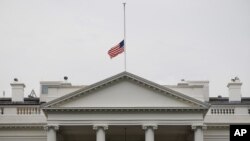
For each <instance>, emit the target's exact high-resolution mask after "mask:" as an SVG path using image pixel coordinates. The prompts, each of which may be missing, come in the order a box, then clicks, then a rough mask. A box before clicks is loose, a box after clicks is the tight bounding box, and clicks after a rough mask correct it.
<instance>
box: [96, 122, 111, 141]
mask: <svg viewBox="0 0 250 141" xmlns="http://www.w3.org/2000/svg"><path fill="white" fill-rule="evenodd" d="M107 129H108V126H107V125H94V130H96V141H105V130H107Z"/></svg>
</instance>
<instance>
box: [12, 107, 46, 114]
mask: <svg viewBox="0 0 250 141" xmlns="http://www.w3.org/2000/svg"><path fill="white" fill-rule="evenodd" d="M40 113H41V109H40V108H39V107H17V114H18V115H33V114H40Z"/></svg>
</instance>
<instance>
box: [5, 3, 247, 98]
mask: <svg viewBox="0 0 250 141" xmlns="http://www.w3.org/2000/svg"><path fill="white" fill-rule="evenodd" d="M122 2H124V1H122V0H105V1H103V0H22V1H20V0H0V92H1V93H0V96H2V92H3V91H6V95H7V96H10V92H11V91H10V90H11V87H10V83H11V82H12V81H13V78H15V77H17V78H18V79H19V81H20V82H24V83H25V84H26V89H25V93H26V95H27V94H29V93H30V91H31V89H35V91H36V93H37V94H38V93H39V89H40V88H39V82H40V81H47V80H63V76H68V77H69V81H70V82H72V84H75V85H86V84H92V83H95V82H97V81H100V80H102V79H105V78H107V77H110V76H113V75H115V74H117V73H120V72H122V71H124V60H123V59H124V56H123V55H119V56H118V57H116V58H114V59H112V60H111V59H110V58H109V56H108V55H107V51H108V50H109V49H110V48H111V47H112V46H114V45H116V44H117V43H119V42H120V41H121V40H122V39H123V5H122ZM126 2H127V6H126V10H127V13H126V14H127V71H128V72H131V73H133V74H136V75H138V76H141V77H143V78H146V79H148V80H151V81H154V82H156V83H159V84H176V83H178V82H179V81H180V80H181V79H185V80H209V81H210V96H217V95H223V96H228V91H227V90H228V89H227V87H226V85H227V83H228V82H229V81H230V79H231V78H233V77H235V76H238V77H239V78H240V79H241V81H242V82H243V86H242V93H243V96H248V97H250V66H249V65H250V1H249V0H147V1H146V0H127V1H126Z"/></svg>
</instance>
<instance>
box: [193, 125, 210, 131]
mask: <svg viewBox="0 0 250 141" xmlns="http://www.w3.org/2000/svg"><path fill="white" fill-rule="evenodd" d="M191 127H192V129H193V130H196V129H198V128H200V129H203V130H206V129H207V126H206V125H204V124H193V125H192V126H191Z"/></svg>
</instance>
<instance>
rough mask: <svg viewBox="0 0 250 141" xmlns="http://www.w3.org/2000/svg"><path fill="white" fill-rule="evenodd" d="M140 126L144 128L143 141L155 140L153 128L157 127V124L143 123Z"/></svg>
mask: <svg viewBox="0 0 250 141" xmlns="http://www.w3.org/2000/svg"><path fill="white" fill-rule="evenodd" d="M142 128H143V129H144V130H145V141H154V140H155V134H154V130H156V129H157V126H156V125H143V126H142Z"/></svg>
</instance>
